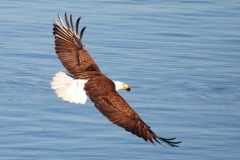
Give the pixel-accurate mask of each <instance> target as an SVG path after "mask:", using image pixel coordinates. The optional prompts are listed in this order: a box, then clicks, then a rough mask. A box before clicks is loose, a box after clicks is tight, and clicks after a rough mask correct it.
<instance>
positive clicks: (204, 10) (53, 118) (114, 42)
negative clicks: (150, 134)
mask: <svg viewBox="0 0 240 160" xmlns="http://www.w3.org/2000/svg"><path fill="white" fill-rule="evenodd" d="M65 12H67V13H69V14H70V13H72V14H73V17H74V20H76V19H77V18H78V17H80V16H81V17H82V20H81V24H80V27H84V26H87V29H86V31H85V34H84V37H83V43H84V44H85V45H86V47H87V49H88V51H89V52H90V53H91V54H92V56H93V58H94V59H95V60H96V62H97V63H98V65H99V67H100V68H101V70H102V71H103V72H104V73H105V74H106V75H108V76H109V77H110V78H112V79H114V80H121V81H124V82H125V83H127V84H129V85H130V86H131V87H132V91H131V92H125V91H120V94H121V95H122V96H123V97H124V98H125V99H126V101H127V102H128V103H129V104H130V105H131V106H132V108H134V110H135V111H137V112H138V113H139V115H140V116H141V117H142V118H143V119H144V121H145V122H146V123H147V124H148V125H149V126H151V127H152V129H153V131H154V132H156V133H157V134H158V135H160V136H162V137H166V138H168V137H177V140H181V141H182V143H181V144H180V145H179V146H180V147H178V148H172V147H169V146H167V145H165V146H166V147H163V146H161V145H156V147H155V146H153V145H152V144H150V143H146V142H145V141H143V140H142V139H140V138H138V137H136V136H133V135H132V134H130V133H128V132H125V130H123V129H122V128H119V127H117V126H115V125H113V124H111V123H110V122H109V121H108V120H107V119H106V118H105V117H103V116H102V115H101V113H99V112H98V111H97V109H96V108H95V107H94V105H93V104H92V103H91V102H90V101H88V102H87V104H86V105H84V106H82V105H76V104H71V103H67V102H64V101H62V100H61V99H60V98H58V97H57V96H56V95H55V94H54V92H53V91H52V90H51V88H50V85H49V83H50V81H51V78H52V77H53V76H54V74H55V73H56V72H58V71H65V69H64V68H63V66H62V65H61V64H60V62H59V60H58V59H57V56H56V54H55V50H54V38H53V35H52V27H53V26H52V23H53V19H57V14H58V13H60V14H61V15H62V16H63V14H64V13H65ZM0 22H1V23H0V76H1V77H0V159H1V160H79V159H86V160H92V159H97V160H113V159H118V160H126V159H138V160H146V159H152V160H155V159H167V160H176V159H179V160H193V159H194V160H238V159H240V1H238V0H226V1H215V0H203V1H200V0H192V1H189V0H172V1H166V0H149V1H144V0H140V1H137V0H132V1H128V0H123V1H121V2H120V1H118V2H117V1H110V0H98V1H97V0H95V1H83V2H81V1H79V0H70V1H47V0H42V1H35V0H34V1H27V0H21V1H16V0H13V1H9V0H2V1H1V4H0Z"/></svg>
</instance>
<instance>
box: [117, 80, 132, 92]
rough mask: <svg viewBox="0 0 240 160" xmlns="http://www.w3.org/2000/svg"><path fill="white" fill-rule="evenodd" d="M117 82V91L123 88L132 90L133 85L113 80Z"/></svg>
mask: <svg viewBox="0 0 240 160" xmlns="http://www.w3.org/2000/svg"><path fill="white" fill-rule="evenodd" d="M113 82H114V84H115V88H116V91H118V90H120V89H123V90H126V91H131V87H129V86H128V85H127V84H126V83H123V82H121V81H113Z"/></svg>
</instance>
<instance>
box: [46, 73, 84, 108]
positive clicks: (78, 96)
mask: <svg viewBox="0 0 240 160" xmlns="http://www.w3.org/2000/svg"><path fill="white" fill-rule="evenodd" d="M87 81H88V80H85V79H74V78H72V77H70V76H68V75H67V74H65V73H64V72H58V73H56V75H55V77H53V81H52V82H51V83H50V84H51V88H52V89H53V90H55V93H56V94H57V95H58V97H60V98H62V99H63V100H64V101H68V102H71V103H77V104H78V103H81V104H85V103H86V101H87V95H86V91H85V90H84V86H85V83H86V82H87Z"/></svg>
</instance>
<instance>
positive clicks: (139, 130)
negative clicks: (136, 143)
mask: <svg viewBox="0 0 240 160" xmlns="http://www.w3.org/2000/svg"><path fill="white" fill-rule="evenodd" d="M85 90H86V93H87V95H88V96H89V98H90V99H91V101H92V102H93V103H94V104H95V106H96V108H97V109H98V110H99V111H100V112H101V113H102V114H103V115H104V116H106V117H107V118H108V119H109V120H110V121H111V122H112V123H114V124H116V125H118V126H120V127H122V128H124V129H125V130H126V131H128V132H131V133H132V134H134V135H136V136H138V137H140V138H143V139H144V140H145V141H150V142H151V143H153V144H154V140H155V141H156V142H158V143H160V144H161V142H160V141H162V142H165V143H167V144H168V145H170V146H172V147H177V144H178V143H181V142H174V141H172V140H174V139H175V138H170V139H166V138H162V137H159V136H158V135H156V134H155V133H154V132H153V131H152V130H151V129H150V127H149V126H148V125H147V124H146V123H144V121H143V120H142V119H141V118H140V116H139V115H138V114H137V113H136V112H135V111H134V110H133V109H132V108H131V107H130V106H129V105H128V103H127V102H126V101H125V100H124V99H123V98H122V97H121V96H120V95H119V94H118V93H117V92H116V90H115V86H114V83H113V82H112V81H111V80H110V79H109V78H107V77H106V76H96V77H94V78H93V79H90V80H88V82H87V83H86V85H85Z"/></svg>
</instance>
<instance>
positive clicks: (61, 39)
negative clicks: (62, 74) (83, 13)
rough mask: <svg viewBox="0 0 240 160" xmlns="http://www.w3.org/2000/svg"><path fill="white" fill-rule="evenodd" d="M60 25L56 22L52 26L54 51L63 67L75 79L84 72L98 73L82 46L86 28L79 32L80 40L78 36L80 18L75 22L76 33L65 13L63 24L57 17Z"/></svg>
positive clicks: (96, 67)
mask: <svg viewBox="0 0 240 160" xmlns="http://www.w3.org/2000/svg"><path fill="white" fill-rule="evenodd" d="M58 18H59V21H60V24H61V25H60V24H58V23H57V22H56V21H55V23H54V24H53V26H54V28H53V34H54V36H55V50H56V53H57V55H58V58H59V59H60V61H61V63H62V64H63V66H64V67H65V68H66V69H67V71H68V72H69V73H70V74H72V75H73V76H74V77H77V76H78V75H79V74H80V73H81V72H84V71H95V72H100V73H101V71H100V69H99V68H98V66H97V64H96V63H95V62H94V60H93V58H92V57H91V56H90V54H89V53H88V51H87V50H86V49H85V47H84V46H83V44H82V35H83V32H84V30H85V28H86V27H84V28H83V29H82V30H81V33H80V38H79V35H78V26H79V22H80V18H78V20H77V22H76V31H75V30H74V26H73V22H72V15H70V23H69V21H68V18H67V14H66V13H65V23H66V24H65V23H64V22H63V21H62V19H61V17H60V16H59V15H58Z"/></svg>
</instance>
